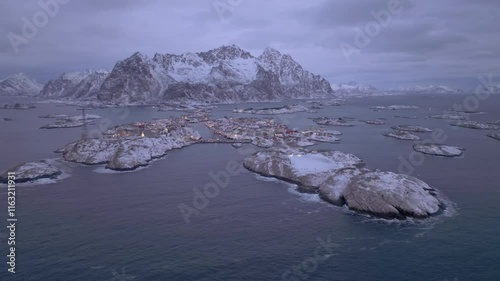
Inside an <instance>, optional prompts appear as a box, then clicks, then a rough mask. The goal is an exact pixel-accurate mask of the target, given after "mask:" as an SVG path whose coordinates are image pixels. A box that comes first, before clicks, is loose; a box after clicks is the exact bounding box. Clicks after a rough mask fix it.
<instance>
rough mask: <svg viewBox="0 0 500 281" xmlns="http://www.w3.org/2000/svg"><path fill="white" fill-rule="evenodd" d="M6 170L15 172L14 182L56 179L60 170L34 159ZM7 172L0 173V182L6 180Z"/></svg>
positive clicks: (60, 172)
mask: <svg viewBox="0 0 500 281" xmlns="http://www.w3.org/2000/svg"><path fill="white" fill-rule="evenodd" d="M8 172H13V173H15V178H16V179H15V182H16V183H25V182H33V181H36V180H40V179H57V178H58V177H59V176H60V175H61V174H62V171H61V170H60V169H58V168H56V167H54V166H52V165H50V164H49V163H47V162H46V161H43V160H42V161H35V162H28V163H24V164H21V165H19V166H17V167H14V168H12V169H9V170H8ZM8 172H7V171H6V172H4V173H2V174H1V175H0V183H7V182H8V176H9V175H8Z"/></svg>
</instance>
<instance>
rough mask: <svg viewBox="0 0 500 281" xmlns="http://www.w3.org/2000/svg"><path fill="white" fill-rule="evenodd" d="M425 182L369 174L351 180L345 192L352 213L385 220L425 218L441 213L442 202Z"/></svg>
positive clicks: (390, 175) (376, 172)
mask: <svg viewBox="0 0 500 281" xmlns="http://www.w3.org/2000/svg"><path fill="white" fill-rule="evenodd" d="M433 191H434V189H433V188H431V187H430V186H429V185H428V184H426V183H425V182H423V181H421V180H419V179H417V178H414V177H411V176H407V175H402V174H395V173H392V172H382V171H371V172H366V173H361V174H360V175H359V176H356V177H353V178H352V180H351V181H350V182H349V184H348V186H347V188H346V189H345V191H344V193H343V194H344V199H345V202H346V205H347V206H348V207H349V208H350V209H352V210H355V211H358V212H362V213H368V214H372V215H375V216H379V217H385V218H404V217H415V218H426V217H429V216H431V215H434V214H436V213H438V212H439V211H440V210H441V202H440V201H439V199H438V198H436V196H435V195H434V194H433V193H432V192H433Z"/></svg>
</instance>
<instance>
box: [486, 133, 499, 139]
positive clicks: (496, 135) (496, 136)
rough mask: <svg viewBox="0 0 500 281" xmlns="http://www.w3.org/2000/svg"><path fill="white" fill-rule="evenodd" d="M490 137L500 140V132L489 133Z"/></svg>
mask: <svg viewBox="0 0 500 281" xmlns="http://www.w3.org/2000/svg"><path fill="white" fill-rule="evenodd" d="M488 137H490V138H492V139H496V140H500V134H489V135H488Z"/></svg>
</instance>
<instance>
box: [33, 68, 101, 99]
mask: <svg viewBox="0 0 500 281" xmlns="http://www.w3.org/2000/svg"><path fill="white" fill-rule="evenodd" d="M108 75H109V71H108V70H86V71H83V72H72V73H63V74H62V75H61V76H60V77H58V78H57V79H55V80H50V81H49V82H48V83H47V84H46V85H45V87H43V89H42V90H41V92H40V94H39V96H40V97H44V98H56V99H68V100H79V101H85V100H92V99H95V97H96V95H97V92H98V91H99V89H100V87H101V85H102V83H103V82H104V79H106V77H107V76H108Z"/></svg>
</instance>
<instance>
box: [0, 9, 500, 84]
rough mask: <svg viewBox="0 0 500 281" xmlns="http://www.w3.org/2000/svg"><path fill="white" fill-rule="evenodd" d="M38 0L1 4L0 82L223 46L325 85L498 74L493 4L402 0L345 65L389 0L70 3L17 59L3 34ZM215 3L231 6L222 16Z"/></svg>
mask: <svg viewBox="0 0 500 281" xmlns="http://www.w3.org/2000/svg"><path fill="white" fill-rule="evenodd" d="M215 1H222V2H215ZM37 2H38V1H17V0H5V1H0V61H1V62H2V64H1V65H0V78H1V77H5V76H7V75H9V74H11V73H14V72H20V71H23V72H26V73H27V74H29V75H33V76H35V77H36V78H38V79H40V80H44V81H46V80H48V79H50V78H55V77H57V76H58V75H60V74H61V73H62V72H65V71H76V70H84V69H87V68H89V69H98V68H112V67H113V66H114V64H115V63H116V62H117V61H118V60H121V59H124V58H126V57H128V56H130V55H131V54H132V53H134V52H135V51H141V52H143V53H145V54H147V55H149V56H152V55H153V54H154V53H157V52H158V53H183V52H188V51H190V52H197V51H204V50H208V49H211V48H215V47H218V46H220V45H222V44H237V45H239V46H240V47H242V48H245V49H248V50H249V51H251V52H252V53H253V54H255V55H258V54H259V53H260V52H262V50H263V49H264V48H265V47H267V46H273V47H275V48H278V49H280V50H281V51H282V52H285V53H290V54H291V55H292V56H293V57H294V58H295V59H296V60H297V61H299V62H300V63H301V64H302V65H303V66H304V67H306V68H307V69H310V70H311V71H313V72H315V73H318V74H321V75H323V76H325V77H326V78H327V79H329V80H330V81H331V82H332V83H339V82H345V81H347V80H357V81H360V82H366V83H373V84H374V85H375V86H382V87H383V86H387V85H395V84H397V83H425V82H426V81H428V82H438V81H442V82H443V83H457V84H461V85H462V84H464V83H465V82H463V81H471V80H472V79H473V78H474V77H475V76H476V75H477V74H478V73H485V72H495V73H500V52H498V50H500V39H499V38H500V30H499V29H498V26H499V25H500V1H495V0H442V1H432V0H418V1H417V0H401V3H402V5H403V7H404V9H403V12H402V13H401V14H399V15H394V16H393V19H392V21H391V23H390V24H389V26H388V27H386V28H383V29H382V30H381V31H380V34H379V35H377V36H375V37H374V38H371V42H370V44H369V45H368V46H366V48H363V49H362V50H361V53H360V55H359V56H357V57H356V60H355V61H354V62H353V63H351V64H349V63H348V62H347V61H346V59H345V58H344V57H343V55H342V52H341V51H340V49H339V44H340V43H342V42H346V43H349V44H353V38H354V35H355V32H354V28H364V26H365V25H366V23H368V22H369V21H372V20H373V17H372V15H371V14H370V12H371V11H379V10H382V9H384V8H385V7H387V3H388V2H389V0H357V1H348V0H343V1H330V0H310V1H302V0H289V1H286V2H285V1H283V0H253V1H250V0H241V1H240V2H238V1H233V0H208V1H207V0H193V1H185V0H169V1H160V0H151V1H134V0H108V1H91V0H72V1H70V3H69V4H67V5H64V6H61V9H60V11H59V13H58V14H57V15H56V16H54V17H53V18H51V19H50V22H49V23H48V24H47V26H45V27H43V28H41V29H40V31H39V33H38V34H37V35H36V37H34V38H33V39H30V40H29V43H28V44H26V45H23V46H21V52H20V53H19V54H17V55H16V54H15V53H14V52H13V50H12V46H11V44H10V43H9V41H8V40H7V33H8V32H16V33H20V31H21V27H22V21H21V18H22V17H27V18H30V17H32V16H33V14H34V13H35V12H36V11H38V10H40V7H39V6H38V4H37ZM214 3H237V5H235V6H234V7H231V9H230V10H229V12H228V13H227V14H225V18H224V20H221V18H220V17H219V15H218V14H217V11H216V9H215V8H214ZM467 77H469V78H470V77H473V78H472V79H469V78H467ZM467 83H469V82H467ZM450 86H453V85H450Z"/></svg>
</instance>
